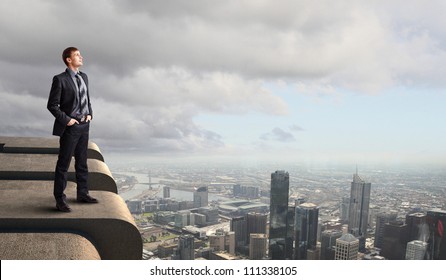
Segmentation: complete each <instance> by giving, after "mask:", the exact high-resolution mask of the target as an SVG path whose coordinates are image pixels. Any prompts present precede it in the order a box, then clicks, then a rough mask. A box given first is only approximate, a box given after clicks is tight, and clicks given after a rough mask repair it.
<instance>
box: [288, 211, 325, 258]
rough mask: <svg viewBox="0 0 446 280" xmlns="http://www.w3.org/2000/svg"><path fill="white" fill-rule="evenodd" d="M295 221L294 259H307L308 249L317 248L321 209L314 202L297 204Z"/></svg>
mask: <svg viewBox="0 0 446 280" xmlns="http://www.w3.org/2000/svg"><path fill="white" fill-rule="evenodd" d="M295 213H296V214H295V220H294V221H295V222H294V234H295V237H294V242H295V249H294V259H296V260H306V259H307V250H309V249H311V250H315V249H316V243H317V226H318V217H319V209H318V208H317V206H316V205H315V204H313V203H303V204H300V205H298V206H296V210H295Z"/></svg>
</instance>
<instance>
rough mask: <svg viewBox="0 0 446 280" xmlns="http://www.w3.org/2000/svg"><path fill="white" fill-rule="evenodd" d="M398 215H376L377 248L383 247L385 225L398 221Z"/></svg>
mask: <svg viewBox="0 0 446 280" xmlns="http://www.w3.org/2000/svg"><path fill="white" fill-rule="evenodd" d="M396 216H397V213H395V212H393V213H378V214H377V215H376V229H375V244H374V245H375V247H376V248H382V247H383V238H384V225H385V224H387V223H389V222H393V221H396Z"/></svg>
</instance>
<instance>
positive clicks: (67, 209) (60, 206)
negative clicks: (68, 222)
mask: <svg viewBox="0 0 446 280" xmlns="http://www.w3.org/2000/svg"><path fill="white" fill-rule="evenodd" d="M56 208H57V210H59V211H61V212H71V208H70V206H68V204H66V203H65V202H61V203H56Z"/></svg>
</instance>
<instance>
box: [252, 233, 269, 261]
mask: <svg viewBox="0 0 446 280" xmlns="http://www.w3.org/2000/svg"><path fill="white" fill-rule="evenodd" d="M249 239H250V241H249V259H250V260H262V259H264V258H265V257H266V241H267V239H266V234H263V233H252V234H251V235H250V236H249Z"/></svg>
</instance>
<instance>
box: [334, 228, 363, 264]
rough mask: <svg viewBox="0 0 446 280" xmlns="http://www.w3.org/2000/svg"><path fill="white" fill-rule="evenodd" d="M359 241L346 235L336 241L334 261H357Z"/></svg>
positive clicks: (350, 235)
mask: <svg viewBox="0 0 446 280" xmlns="http://www.w3.org/2000/svg"><path fill="white" fill-rule="evenodd" d="M358 251H359V239H358V238H356V237H354V236H353V235H352V234H350V233H347V234H344V235H342V236H341V237H340V238H338V239H336V252H335V260H357V259H358Z"/></svg>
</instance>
